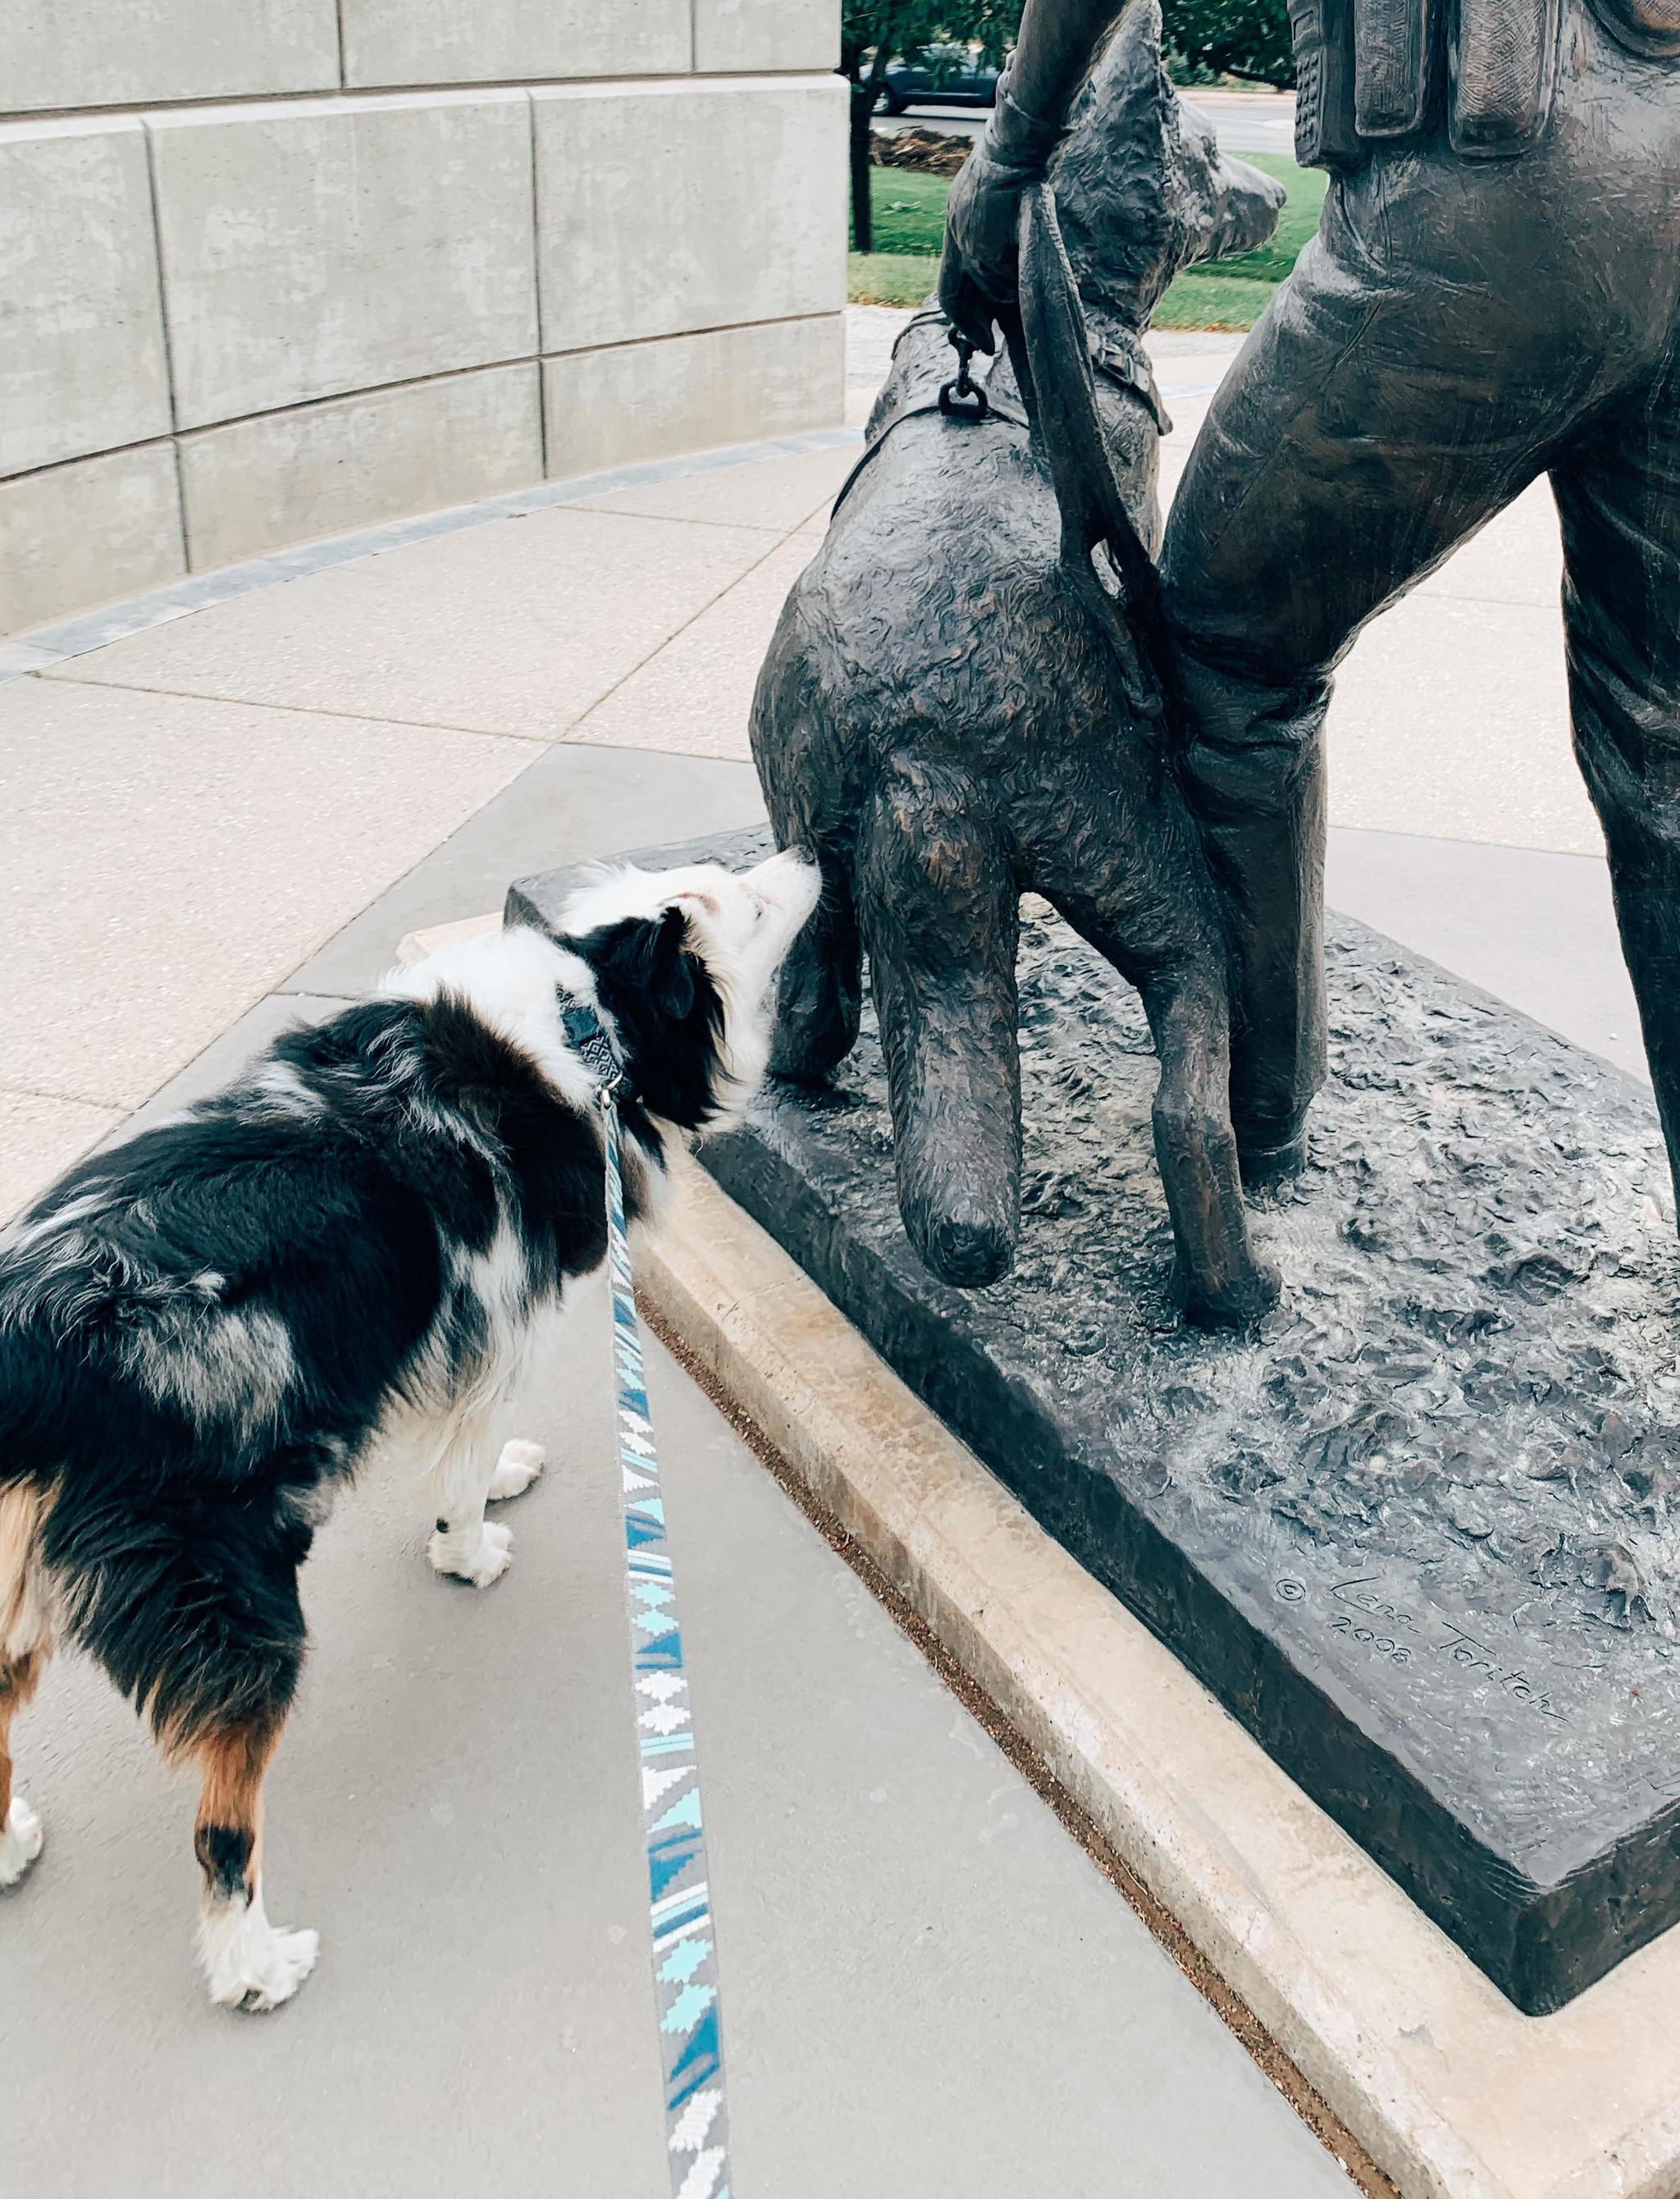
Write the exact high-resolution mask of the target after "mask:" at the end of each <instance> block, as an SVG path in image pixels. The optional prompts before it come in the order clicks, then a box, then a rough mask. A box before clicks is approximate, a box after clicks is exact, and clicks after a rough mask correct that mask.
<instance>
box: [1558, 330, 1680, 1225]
mask: <svg viewBox="0 0 1680 2199" xmlns="http://www.w3.org/2000/svg"><path fill="white" fill-rule="evenodd" d="M1552 481H1553V486H1554V487H1555V490H1556V493H1557V501H1558V510H1559V512H1560V515H1561V518H1562V522H1563V547H1564V572H1565V577H1564V588H1563V608H1564V623H1565V627H1566V630H1567V638H1568V661H1569V700H1570V708H1571V710H1572V714H1573V717H1574V723H1575V752H1576V754H1577V755H1578V757H1579V759H1580V764H1581V769H1582V771H1583V773H1584V775H1585V778H1586V782H1587V785H1588V788H1589V790H1590V792H1591V795H1592V798H1593V801H1594V802H1595V803H1596V806H1597V809H1598V814H1599V817H1600V820H1602V824H1603V826H1604V840H1605V847H1606V850H1607V854H1608V855H1609V859H1610V876H1611V880H1612V883H1613V886H1614V889H1615V897H1616V917H1617V921H1618V922H1619V925H1620V927H1621V935H1622V948H1623V952H1624V953H1625V955H1626V957H1627V966H1628V974H1629V976H1630V977H1631V978H1632V980H1633V989H1634V992H1635V994H1636V996H1637V999H1638V1001H1639V1014H1640V1021H1641V1024H1642V1028H1643V1031H1644V1036H1645V1053H1646V1058H1647V1059H1648V1061H1649V1063H1650V1066H1651V1080H1652V1082H1653V1083H1654V1086H1655V1087H1656V1094H1657V1106H1658V1110H1659V1111H1660V1115H1661V1117H1662V1125H1663V1133H1664V1135H1665V1138H1666V1139H1667V1140H1668V1154H1669V1161H1670V1164H1671V1167H1672V1168H1673V1169H1674V1171H1675V1175H1676V1180H1677V1183H1680V370H1677V368H1676V367H1675V366H1673V365H1670V366H1669V367H1668V368H1667V369H1666V370H1665V371H1663V372H1662V373H1660V374H1659V375H1658V376H1656V377H1655V378H1654V382H1652V385H1651V387H1650V388H1649V389H1648V390H1647V391H1646V392H1644V393H1643V394H1642V395H1640V396H1636V397H1635V398H1633V399H1631V400H1630V401H1629V402H1627V403H1626V404H1625V405H1619V406H1618V407H1617V408H1616V410H1615V411H1613V413H1611V414H1609V415H1607V417H1606V418H1605V420H1604V422H1603V423H1602V425H1601V426H1600V427H1599V428H1598V429H1596V431H1595V433H1594V434H1593V435H1591V436H1590V438H1589V439H1588V440H1586V442H1585V443H1584V446H1582V447H1581V449H1580V450H1579V451H1578V452H1574V453H1572V455H1571V456H1570V458H1567V460H1565V461H1564V462H1562V463H1561V464H1559V465H1558V466H1556V467H1555V469H1554V470H1553V475H1552Z"/></svg>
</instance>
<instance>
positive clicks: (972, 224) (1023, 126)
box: [939, 68, 1062, 352]
mask: <svg viewBox="0 0 1680 2199" xmlns="http://www.w3.org/2000/svg"><path fill="white" fill-rule="evenodd" d="M1013 73H1014V71H1013V68H1010V69H1006V70H1005V71H1004V73H1003V77H1002V79H1000V81H999V83H998V86H997V107H996V108H994V110H993V112H992V117H991V121H990V123H989V124H988V125H986V132H985V137H983V138H982V139H981V140H980V143H979V144H978V145H977V146H976V147H975V148H974V151H973V152H972V153H971V154H970V155H969V156H968V160H965V161H964V163H963V164H962V169H961V170H960V171H959V172H958V174H957V178H956V182H955V183H954V184H952V185H951V187H950V204H949V206H948V207H946V209H945V259H944V260H943V262H942V263H941V265H940V268H939V304H940V306H942V308H943V309H944V312H945V318H946V319H947V320H948V321H950V324H952V326H953V327H954V328H956V329H958V330H961V332H962V334H963V335H965V336H967V337H968V340H969V341H970V342H971V343H972V344H974V346H975V347H977V348H978V349H979V350H980V351H987V352H989V351H995V350H996V349H997V335H996V333H995V330H994V327H993V324H994V321H995V319H996V316H997V307H998V306H1007V305H1010V304H1013V302H1014V295H1015V236H1016V231H1017V230H1018V229H1019V228H1020V198H1021V193H1022V192H1023V191H1024V190H1026V187H1027V185H1028V184H1032V183H1036V182H1037V181H1038V178H1039V177H1040V176H1042V175H1043V172H1044V170H1045V168H1046V166H1048V165H1049V158H1050V155H1051V154H1052V153H1053V152H1054V151H1055V148H1056V146H1057V144H1058V143H1059V142H1060V140H1061V134H1062V125H1061V123H1059V122H1045V121H1043V120H1040V118H1039V117H1038V116H1037V115H1034V114H1028V113H1027V111H1026V108H1024V107H1021V106H1020V105H1018V104H1017V102H1015V100H1014V98H1013V97H1012V96H1010V91H1009V79H1010V77H1011V76H1012V75H1013Z"/></svg>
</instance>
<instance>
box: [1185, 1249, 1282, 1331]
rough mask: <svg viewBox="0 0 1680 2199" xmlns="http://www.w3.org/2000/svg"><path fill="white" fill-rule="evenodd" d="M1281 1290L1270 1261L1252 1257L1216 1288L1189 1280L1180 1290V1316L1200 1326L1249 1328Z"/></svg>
mask: <svg viewBox="0 0 1680 2199" xmlns="http://www.w3.org/2000/svg"><path fill="white" fill-rule="evenodd" d="M1282 1292H1283V1277H1282V1273H1281V1271H1280V1270H1279V1269H1276V1267H1274V1266H1273V1265H1272V1263H1271V1262H1270V1260H1256V1261H1255V1262H1254V1263H1253V1265H1252V1266H1251V1267H1250V1268H1249V1269H1247V1272H1246V1273H1245V1274H1241V1275H1239V1276H1237V1277H1236V1278H1235V1280H1234V1281H1232V1282H1229V1283H1227V1284H1224V1285H1223V1286H1221V1287H1220V1288H1218V1289H1217V1290H1203V1289H1201V1288H1200V1286H1197V1285H1195V1284H1194V1283H1192V1284H1190V1285H1189V1286H1187V1287H1186V1288H1185V1291H1184V1318H1185V1320H1186V1321H1194V1322H1195V1324H1196V1325H1197V1327H1203V1328H1250V1327H1253V1325H1254V1323H1255V1322H1256V1321H1262V1320H1264V1317H1265V1315H1267V1314H1269V1313H1270V1311H1271V1309H1272V1308H1273V1307H1274V1306H1275V1305H1276V1304H1277V1301H1278V1299H1279V1298H1281V1297H1282Z"/></svg>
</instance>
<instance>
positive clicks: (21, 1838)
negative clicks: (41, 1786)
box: [0, 1794, 43, 1887]
mask: <svg viewBox="0 0 1680 2199" xmlns="http://www.w3.org/2000/svg"><path fill="white" fill-rule="evenodd" d="M42 1838H43V1834H42V1832H41V1820H40V1819H39V1818H38V1817H37V1816H36V1814H35V1812H34V1811H32V1809H31V1808H30V1806H29V1805H28V1803H27V1802H26V1801H25V1800H24V1799H23V1797H22V1795H21V1794H14V1795H13V1797H12V1806H11V1808H10V1809H9V1811H7V1812H6V1822H5V1824H4V1825H3V1826H0V1887H7V1886H15V1885H16V1884H17V1882H18V1881H19V1880H20V1878H21V1877H22V1876H23V1874H24V1873H25V1871H26V1870H27V1869H28V1868H29V1866H30V1864H32V1863H33V1862H34V1860H35V1858H36V1857H37V1856H38V1855H39V1854H40V1852H41V1841H42Z"/></svg>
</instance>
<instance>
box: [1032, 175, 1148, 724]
mask: <svg viewBox="0 0 1680 2199" xmlns="http://www.w3.org/2000/svg"><path fill="white" fill-rule="evenodd" d="M1019 245H1020V318H1021V335H1022V340H1023V348H1024V351H1025V354H1026V359H1025V364H1026V371H1027V377H1028V379H1029V380H1030V382H1031V385H1032V388H1031V394H1030V398H1029V402H1030V404H1031V407H1032V422H1033V433H1034V435H1035V437H1036V439H1037V440H1038V443H1039V445H1040V447H1041V448H1042V450H1043V455H1044V458H1045V460H1046V462H1047V464H1049V470H1050V479H1051V481H1052V482H1053V484H1054V486H1055V499H1056V504H1057V505H1058V507H1059V508H1060V510H1061V554H1062V560H1063V563H1065V564H1066V565H1067V569H1068V573H1069V576H1070V578H1071V579H1072V580H1073V584H1074V586H1075V587H1076V588H1077V589H1078V592H1079V593H1080V594H1081V595H1082V596H1084V598H1086V600H1087V601H1088V602H1090V604H1091V607H1092V609H1093V610H1096V612H1097V614H1098V615H1099V617H1100V618H1101V619H1102V621H1103V623H1104V624H1105V625H1106V626H1107V627H1108V628H1109V630H1110V632H1111V633H1112V634H1113V636H1114V638H1115V639H1116V641H1117V643H1119V645H1120V648H1121V654H1122V656H1123V658H1128V659H1131V662H1133V663H1135V662H1136V647H1135V645H1134V643H1133V639H1132V634H1131V633H1129V632H1128V631H1127V627H1128V626H1129V625H1130V626H1131V627H1132V628H1133V629H1134V630H1135V632H1136V636H1137V639H1138V640H1139V641H1141V642H1142V650H1143V655H1144V657H1145V660H1146V663H1147V668H1148V672H1149V673H1150V674H1153V679H1152V680H1149V681H1148V682H1147V683H1146V684H1147V685H1152V686H1154V687H1157V688H1159V687H1161V686H1164V685H1165V681H1166V670H1167V665H1168V662H1169V659H1168V657H1167V654H1166V647H1165V627H1164V623H1163V620H1162V614H1161V608H1160V584H1159V581H1158V580H1157V577H1156V574H1155V567H1154V559H1153V558H1152V557H1150V555H1149V551H1148V545H1146V544H1145V542H1144V540H1143V538H1142V535H1141V534H1139V533H1138V531H1137V528H1136V525H1135V524H1134V522H1133V520H1132V517H1131V513H1130V512H1129V511H1128V510H1126V505H1125V498H1124V497H1123V496H1122V494H1121V493H1120V485H1119V481H1117V480H1116V479H1115V477H1114V469H1113V461H1112V459H1111V458H1110V456H1109V452H1108V444H1107V438H1106V436H1105V435H1104V434H1103V432H1102V417H1101V415H1100V414H1099V412H1098V411H1097V406H1096V384H1095V382H1094V381H1093V380H1092V376H1091V365H1090V343H1089V340H1088V338H1087V335H1086V331H1085V316H1084V308H1083V306H1081V305H1080V303H1079V293H1078V286H1077V285H1076V283H1074V280H1073V268H1072V266H1071V265H1069V263H1068V259H1067V248H1066V247H1065V246H1064V245H1063V243H1062V241H1061V225H1060V223H1059V222H1058V221H1057V219H1056V211H1055V195H1054V194H1053V193H1052V191H1051V190H1050V187H1049V184H1033V185H1032V188H1031V189H1030V190H1027V191H1026V194H1025V195H1024V196H1023V198H1022V201H1021V212H1020V236H1019ZM1017 365H1018V367H1019V365H1020V361H1019V360H1018V362H1017ZM1099 543H1102V544H1103V545H1106V546H1107V549H1108V551H1109V552H1110V554H1111V556H1112V557H1113V563H1114V568H1115V570H1116V572H1117V573H1118V574H1119V580H1120V586H1121V588H1122V591H1123V592H1124V596H1125V603H1124V605H1123V606H1122V605H1118V604H1114V603H1113V601H1112V599H1111V598H1109V597H1108V596H1107V593H1106V592H1105V591H1104V590H1103V589H1102V587H1101V586H1100V585H1099V584H1098V582H1097V580H1096V575H1094V574H1093V572H1092V570H1091V562H1090V561H1091V552H1092V551H1093V550H1095V549H1096V546H1097V545H1098V544H1099ZM1154 707H1155V709H1160V701H1159V700H1157V701H1156V702H1155V705H1154ZM1152 715H1153V713H1152Z"/></svg>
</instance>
